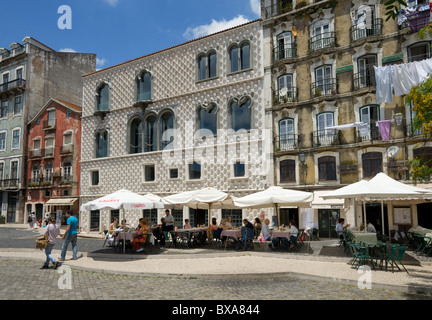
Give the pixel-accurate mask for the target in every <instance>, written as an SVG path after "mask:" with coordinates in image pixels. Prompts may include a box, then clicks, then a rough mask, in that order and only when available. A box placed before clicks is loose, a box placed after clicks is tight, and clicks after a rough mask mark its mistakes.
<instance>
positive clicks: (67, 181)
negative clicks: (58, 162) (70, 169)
mask: <svg viewBox="0 0 432 320" xmlns="http://www.w3.org/2000/svg"><path fill="white" fill-rule="evenodd" d="M73 183H74V181H73V177H72V176H71V175H64V176H62V177H60V181H59V186H60V187H65V186H69V185H71V184H73Z"/></svg>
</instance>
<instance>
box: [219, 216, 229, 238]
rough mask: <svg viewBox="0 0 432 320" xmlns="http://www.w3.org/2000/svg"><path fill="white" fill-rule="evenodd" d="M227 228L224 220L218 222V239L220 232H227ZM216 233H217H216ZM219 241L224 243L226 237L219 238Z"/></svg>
mask: <svg viewBox="0 0 432 320" xmlns="http://www.w3.org/2000/svg"><path fill="white" fill-rule="evenodd" d="M228 229H229V228H228V226H227V222H226V220H225V219H222V220H221V222H220V224H219V228H218V231H219V238H220V234H221V233H222V231H224V230H228ZM216 233H217V232H216ZM220 239H221V240H222V243H224V242H225V240H226V239H227V237H225V236H223V237H222V238H220Z"/></svg>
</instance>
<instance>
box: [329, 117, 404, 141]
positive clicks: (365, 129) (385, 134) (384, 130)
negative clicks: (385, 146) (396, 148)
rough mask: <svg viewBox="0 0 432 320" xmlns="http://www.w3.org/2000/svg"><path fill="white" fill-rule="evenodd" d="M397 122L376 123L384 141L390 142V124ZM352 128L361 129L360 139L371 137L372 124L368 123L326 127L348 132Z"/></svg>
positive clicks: (381, 121) (384, 121)
mask: <svg viewBox="0 0 432 320" xmlns="http://www.w3.org/2000/svg"><path fill="white" fill-rule="evenodd" d="M392 122H395V119H391V120H380V121H377V122H376V126H377V127H378V128H379V131H380V134H381V140H382V141H388V140H390V124H391V123H392ZM350 128H359V134H360V137H362V138H364V137H368V136H369V135H370V123H368V122H354V123H347V124H343V125H339V126H332V127H326V130H347V129H350Z"/></svg>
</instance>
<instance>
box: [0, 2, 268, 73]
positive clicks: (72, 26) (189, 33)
mask: <svg viewBox="0 0 432 320" xmlns="http://www.w3.org/2000/svg"><path fill="white" fill-rule="evenodd" d="M2 2H3V3H2V4H1V7H2V26H3V30H2V32H1V36H0V48H2V47H3V48H9V45H10V44H11V43H13V42H18V43H22V40H23V39H24V38H25V37H26V36H31V37H33V38H35V39H36V40H38V41H40V42H42V43H43V44H45V45H47V46H48V47H50V48H52V49H54V50H57V51H72V52H74V51H76V52H83V53H96V54H97V69H102V68H107V67H109V66H112V65H116V64H118V63H121V62H124V61H127V60H130V59H134V58H137V57H141V56H144V55H146V54H149V53H152V52H156V51H159V50H162V49H165V48H168V47H171V46H174V45H177V44H181V43H184V42H186V41H189V40H191V39H195V38H199V37H202V36H205V35H208V34H211V33H214V32H218V31H221V30H224V29H227V28H231V27H234V26H236V25H239V24H243V23H246V22H248V21H251V20H255V19H258V18H259V17H260V0H157V1H150V0H60V1H59V0H37V1H35V0H21V1H2ZM63 5H66V6H68V7H69V8H70V11H68V12H67V11H64V10H62V8H61V6H63ZM59 9H61V10H59ZM69 17H70V19H69ZM59 22H60V26H63V25H64V26H67V27H68V28H66V29H65V28H64V27H62V28H60V27H59ZM69 22H70V23H69ZM68 23H69V24H68Z"/></svg>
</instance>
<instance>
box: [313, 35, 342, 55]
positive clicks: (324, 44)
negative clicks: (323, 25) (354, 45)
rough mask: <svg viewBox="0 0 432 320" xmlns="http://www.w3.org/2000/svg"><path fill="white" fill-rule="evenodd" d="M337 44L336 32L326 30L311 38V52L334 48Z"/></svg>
mask: <svg viewBox="0 0 432 320" xmlns="http://www.w3.org/2000/svg"><path fill="white" fill-rule="evenodd" d="M335 45H336V33H335V32H325V33H321V34H319V35H316V36H314V37H312V38H311V39H309V52H315V51H319V50H322V49H328V48H333V47H334V46H335Z"/></svg>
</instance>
